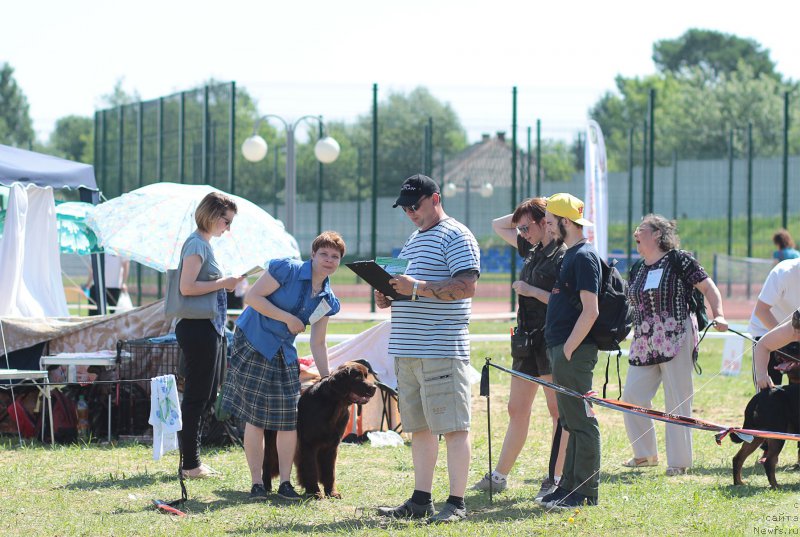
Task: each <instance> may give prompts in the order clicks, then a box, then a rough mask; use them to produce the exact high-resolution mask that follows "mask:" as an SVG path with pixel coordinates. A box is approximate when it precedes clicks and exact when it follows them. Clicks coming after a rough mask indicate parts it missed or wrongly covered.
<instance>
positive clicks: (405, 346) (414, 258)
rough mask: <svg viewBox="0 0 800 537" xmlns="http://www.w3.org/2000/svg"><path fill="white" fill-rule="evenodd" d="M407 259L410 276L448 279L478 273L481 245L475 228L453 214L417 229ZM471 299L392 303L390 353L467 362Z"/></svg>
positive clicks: (408, 243)
mask: <svg viewBox="0 0 800 537" xmlns="http://www.w3.org/2000/svg"><path fill="white" fill-rule="evenodd" d="M400 257H401V258H403V259H408V260H409V264H408V268H407V269H406V274H407V275H409V276H411V277H412V278H415V279H418V280H425V281H432V282H435V281H441V280H447V279H449V278H452V277H453V276H456V275H458V274H460V273H462V272H465V271H473V270H474V271H480V267H481V261H480V249H479V248H478V243H477V241H476V240H475V236H474V235H473V234H472V232H471V231H470V230H469V229H468V228H467V227H466V226H465V225H463V224H461V223H459V222H457V221H456V220H454V219H453V218H446V219H444V220H442V221H440V222H439V223H438V224H436V225H435V226H433V227H432V228H430V229H427V230H425V231H419V230H417V231H415V232H414V233H412V234H411V236H410V237H409V238H408V240H407V241H406V243H405V245H404V246H403V249H402V250H401V251H400ZM471 311H472V299H471V298H466V299H463V300H439V299H438V298H423V297H420V298H419V299H418V300H417V301H415V302H412V301H410V300H405V301H398V302H393V303H392V333H391V336H390V338H389V354H391V355H394V356H403V357H414V358H459V359H461V360H469V330H468V327H469V316H470V312H471Z"/></svg>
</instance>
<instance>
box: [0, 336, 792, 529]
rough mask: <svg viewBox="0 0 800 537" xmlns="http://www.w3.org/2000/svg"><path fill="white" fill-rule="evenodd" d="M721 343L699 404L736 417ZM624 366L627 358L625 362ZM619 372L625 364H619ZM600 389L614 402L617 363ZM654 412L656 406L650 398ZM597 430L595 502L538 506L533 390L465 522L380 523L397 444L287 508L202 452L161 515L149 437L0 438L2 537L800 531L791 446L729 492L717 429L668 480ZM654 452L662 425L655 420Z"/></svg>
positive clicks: (471, 497)
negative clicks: (178, 505)
mask: <svg viewBox="0 0 800 537" xmlns="http://www.w3.org/2000/svg"><path fill="white" fill-rule="evenodd" d="M366 326H367V325H365V324H364V323H346V324H340V323H337V324H335V325H333V329H334V331H336V332H342V333H353V332H358V331H360V330H362V329H363V328H364V327H366ZM473 329H474V330H475V331H481V332H504V331H505V330H506V329H507V327H506V325H505V324H502V323H498V324H492V323H480V324H476V325H475V326H474V327H473ZM721 348H722V343H721V342H720V340H706V342H704V343H703V349H702V353H701V357H700V360H701V364H702V366H703V370H704V373H703V375H702V376H700V377H696V379H695V388H696V391H697V393H696V397H695V400H694V412H695V415H696V416H698V417H702V418H706V419H709V420H712V421H715V422H718V423H723V424H730V425H739V424H741V420H742V410H743V408H744V406H745V404H746V402H747V400H748V398H749V397H750V396H751V395H752V392H753V389H752V384H751V381H750V376H749V373H748V372H749V368H750V359H749V353H748V355H747V356H745V360H744V365H743V369H744V371H745V373H743V374H741V375H740V376H738V377H726V376H720V375H717V374H716V373H717V371H719V366H720V354H721ZM487 356H488V357H492V358H493V359H495V360H496V361H497V363H499V364H501V365H504V366H510V358H509V356H508V349H507V344H501V343H477V344H474V345H473V350H472V363H473V365H474V366H475V367H476V368H478V369H480V368H481V367H482V365H483V363H484V358H485V357H487ZM623 361H624V360H623ZM604 367H605V357H604V356H602V357H601V361H600V362H599V363H598V366H597V368H596V370H595V387H596V388H597V389H600V388H601V387H602V381H603V379H602V377H603V368H604ZM622 369H623V371H622V378H623V380H624V378H625V369H626V367H625V364H623V365H622ZM611 371H612V377H613V379H612V381H611V384H610V385H609V396H611V397H616V394H617V385H616V375H615V374H614V373H615V368H614V366H613V365H612V369H611ZM508 387H509V377H508V376H507V375H505V374H504V373H502V372H500V371H498V370H496V369H492V372H491V391H492V394H491V398H490V404H491V422H492V433H491V438H492V450H493V453H494V457H495V459H496V457H497V456H498V454H499V451H500V446H501V443H502V439H503V434H504V432H505V426H506V424H507V418H506V412H505V403H506V401H507V396H508ZM654 403H655V405H656V408H660V407H661V405H663V397H662V396H661V395H660V394H659V396H658V397H657V399H656V401H655V402H654ZM597 414H598V419H599V421H600V427H601V434H602V446H603V454H602V468H601V472H602V476H601V486H600V504H599V505H598V506H597V507H591V508H586V509H583V510H580V511H578V512H566V513H565V512H547V511H546V510H543V509H542V508H540V507H538V506H537V505H536V504H535V503H534V502H533V495H534V493H535V492H536V491H537V490H538V488H539V481H540V480H541V478H542V476H543V475H544V474H545V472H546V464H547V453H548V452H549V434H550V430H549V429H550V428H549V425H547V423H548V421H549V419H548V416H547V411H546V408H545V405H544V398H543V397H542V396H541V394H539V396H538V397H537V400H536V402H535V403H534V415H533V418H532V425H531V432H530V435H529V439H528V443H527V445H526V448H525V449H524V451H523V453H522V455H521V456H520V459H519V460H518V462H517V465H516V466H515V467H514V470H513V471H512V474H511V475H510V476H509V480H510V481H509V483H510V485H509V489H508V490H507V491H505V492H504V493H502V494H499V495H496V496H495V498H494V502H492V503H490V502H489V500H488V497H487V495H485V494H483V493H478V492H475V491H471V490H470V491H468V492H467V498H466V501H467V506H468V509H469V512H470V515H469V518H468V519H467V520H466V521H464V522H461V523H459V524H456V525H453V526H443V527H442V526H437V527H431V526H426V525H424V524H422V523H418V522H387V521H385V520H382V519H380V518H378V517H377V516H375V514H374V509H375V507H376V506H379V505H393V504H399V503H401V502H403V501H404V500H405V499H406V498H407V497H408V496H409V494H410V492H411V490H412V488H413V475H412V463H411V452H410V449H409V447H408V445H406V446H404V447H400V448H372V447H370V446H369V444H365V445H362V446H352V445H343V447H342V449H341V453H340V458H339V466H338V481H339V489H340V491H341V492H342V494H343V496H344V498H343V499H341V500H324V501H308V502H304V503H300V504H297V505H284V504H282V503H281V502H280V501H278V500H277V499H275V500H272V501H268V502H266V503H250V502H248V501H247V492H248V491H249V486H250V481H249V474H248V472H247V469H246V466H245V461H244V455H243V453H242V452H241V450H240V449H238V448H235V447H230V448H220V449H205V450H204V451H203V459H204V461H205V462H207V463H208V464H210V465H211V466H212V467H214V468H216V469H218V470H219V471H221V472H222V473H223V477H221V478H219V479H209V480H205V481H199V482H198V481H191V482H189V483H188V487H189V497H190V500H189V502H188V503H187V504H186V505H185V510H186V511H187V512H188V516H187V517H186V518H176V517H171V516H168V515H163V514H159V513H158V512H156V511H155V510H154V509H153V508H152V507H151V504H150V501H151V499H153V498H160V499H174V498H177V497H179V496H180V488H179V486H178V481H177V478H176V477H175V467H176V465H177V460H178V458H177V454H176V453H174V452H173V453H170V454H168V455H167V456H166V457H165V458H164V459H163V460H161V461H158V462H154V461H153V460H152V456H151V450H150V448H149V447H148V446H143V445H135V444H115V445H112V446H108V445H98V444H94V443H92V444H89V445H80V446H78V445H72V446H57V447H55V448H53V449H51V448H49V447H46V446H42V445H41V444H38V443H31V444H26V445H23V446H19V445H18V444H17V440H16V438H9V437H5V438H3V439H2V446H0V482H1V483H2V486H0V534H2V535H25V536H30V535H169V536H174V535H192V536H195V535H262V534H263V535H269V534H272V535H307V534H318V535H359V536H360V535H409V536H423V535H426V536H427V535H459V536H464V535H498V536H507V535H538V534H554V535H615V536H616V535H631V536H641V535H696V534H708V535H753V534H755V535H761V534H766V533H763V532H766V531H768V530H769V531H770V532H771V534H775V533H777V532H776V529H778V530H782V534H784V535H789V534H798V532H799V531H800V530H799V529H798V528H800V518H798V517H799V516H800V513H799V512H800V473H799V472H792V471H790V470H788V469H787V467H788V466H789V465H791V464H792V463H794V462H795V459H796V456H797V454H796V449H795V447H794V445H788V446H787V447H786V449H784V452H783V453H782V456H781V460H780V463H779V470H778V474H777V478H778V482H779V483H781V484H782V485H783V487H782V488H781V489H780V490H778V491H771V490H769V488H768V485H767V481H766V477H765V476H764V473H763V470H762V469H761V467H759V466H757V465H755V464H754V462H755V456H753V457H751V459H750V460H748V462H747V464H746V466H745V472H744V477H745V480H746V482H747V485H746V486H743V487H733V486H732V477H731V458H732V457H733V455H734V454H735V452H736V451H737V449H738V447H737V446H735V445H734V444H732V443H731V442H730V441H729V440H727V439H726V440H725V441H723V444H722V446H717V445H716V444H715V442H714V437H713V434H711V433H706V432H695V433H694V454H695V467H694V468H693V469H692V471H691V473H690V474H689V475H685V476H680V477H670V478H668V477H666V476H665V475H664V469H665V465H664V462H662V464H661V465H660V466H658V467H655V468H646V469H641V470H632V469H627V468H623V467H622V466H621V465H620V463H621V462H622V461H623V460H625V459H627V458H628V457H630V456H631V451H630V447H629V445H628V440H627V437H626V435H625V430H624V426H623V423H622V415H621V414H620V413H618V412H615V411H612V410H609V409H605V408H599V409H597ZM486 418H487V401H486V399H485V398H482V397H479V396H478V387H477V386H475V387H474V388H473V428H472V435H473V460H472V464H471V466H470V475H469V481H470V483H473V482H475V481H477V480H478V479H479V478H480V476H481V475H482V474H483V473H484V472H486V471H487V465H488V438H489V435H488V433H487V419H486ZM656 429H657V431H658V436H659V446H660V451H661V457H662V461H664V460H665V455H664V451H663V446H664V443H663V442H664V440H663V425H662V424H657V425H656ZM433 496H434V501H435V502H436V503H437V505H438V504H440V503H442V502H443V501H444V500H445V498H446V497H447V474H446V465H445V455H444V444H443V443H442V444H441V446H440V458H439V463H438V465H437V469H436V477H435V481H434V490H433Z"/></svg>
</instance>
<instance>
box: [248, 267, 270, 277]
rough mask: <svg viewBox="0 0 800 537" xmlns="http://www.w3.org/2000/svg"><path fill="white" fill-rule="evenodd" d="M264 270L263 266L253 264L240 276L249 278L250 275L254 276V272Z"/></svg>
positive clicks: (257, 272)
mask: <svg viewBox="0 0 800 537" xmlns="http://www.w3.org/2000/svg"><path fill="white" fill-rule="evenodd" d="M265 270H266V269H265V268H264V267H260V266H255V267H253V268H251V269H250V270H248V271H247V272H245V273H244V274H242V276H244V277H247V278H249V277H250V276H255V275H256V274H259V273H261V272H264V271H265Z"/></svg>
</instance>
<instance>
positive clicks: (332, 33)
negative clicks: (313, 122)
mask: <svg viewBox="0 0 800 537" xmlns="http://www.w3.org/2000/svg"><path fill="white" fill-rule="evenodd" d="M790 5H791V4H790V3H786V2H777V1H772V0H765V1H762V2H759V3H753V2H744V1H742V0H728V1H724V2H723V1H718V0H702V1H700V0H692V1H685V0H672V1H670V2H662V3H653V2H642V1H641V0H639V1H628V0H619V1H614V0H608V1H606V2H596V1H587V0H572V1H569V2H564V1H560V0H551V1H550V2H541V1H535V0H514V1H512V0H492V1H475V0H460V1H451V0H438V1H437V0H404V1H402V2H399V1H394V2H387V1H384V0H339V1H337V2H330V1H326V2H323V1H321V0H305V1H304V0H288V1H287V0H284V1H273V0H260V1H251V0H242V1H239V0H229V1H228V2H224V3H223V2H211V1H208V0H194V1H192V2H187V1H183V0H161V1H153V0H139V1H138V2H135V3H131V2H122V1H119V2H109V1H107V0H104V1H99V0H74V1H72V2H63V1H56V0H43V1H37V0H28V1H26V2H22V1H19V0H17V1H9V2H6V3H5V5H4V6H3V12H2V19H3V21H4V24H3V31H2V32H0V63H1V62H7V63H9V64H10V65H11V66H12V67H13V68H14V70H15V72H14V77H15V79H16V81H17V83H18V84H19V85H20V87H21V88H22V91H23V92H24V93H25V95H26V96H27V99H28V103H29V105H30V115H31V118H32V119H33V122H34V128H35V130H36V133H37V139H39V140H40V141H44V140H46V139H47V137H48V136H49V134H50V132H51V131H52V129H53V126H54V123H55V121H56V120H57V119H58V118H60V117H63V116H67V115H72V114H76V115H84V116H91V115H93V113H94V111H95V110H97V109H101V108H104V107H105V105H104V103H103V100H102V97H103V96H104V95H107V94H109V93H111V92H112V90H113V88H114V86H115V84H116V83H117V81H119V80H122V81H123V82H122V87H123V88H124V89H125V90H126V91H128V92H129V93H132V92H134V91H136V92H138V94H139V95H140V96H141V98H142V99H143V100H149V99H155V98H158V97H160V96H162V95H169V94H172V93H175V92H178V91H182V90H187V89H192V88H195V87H197V86H199V85H202V84H203V83H204V82H206V81H207V80H209V79H212V78H213V79H215V80H218V81H231V80H234V81H236V83H237V85H238V86H239V87H243V88H245V89H246V90H247V91H248V92H249V93H250V95H252V96H253V97H255V98H256V100H257V102H258V108H259V112H261V113H262V114H267V113H270V114H277V115H280V116H282V117H284V118H286V119H287V120H290V121H291V120H293V119H296V118H299V117H301V116H303V115H306V114H311V115H322V116H323V117H324V118H325V119H328V120H346V121H352V120H354V119H355V118H356V117H357V116H359V115H362V114H367V113H369V111H370V107H371V102H372V84H373V83H377V84H378V87H379V98H380V99H383V98H385V97H386V96H387V95H388V94H389V93H390V92H393V91H399V92H408V91H410V90H412V89H413V88H415V87H417V86H426V87H427V88H428V89H430V91H431V92H432V93H433V94H434V95H435V96H436V97H437V98H439V99H440V100H442V101H444V102H448V103H450V105H451V106H452V107H453V108H454V110H455V111H456V113H457V114H458V115H459V117H460V119H461V122H462V124H463V125H464V127H465V128H466V130H467V134H468V138H469V140H470V141H471V142H474V141H477V140H479V139H480V137H481V134H482V133H495V132H496V131H501V130H502V131H507V132H508V131H510V129H511V110H512V97H511V95H512V87H514V86H516V87H517V92H518V96H517V103H518V108H517V110H518V127H519V130H518V136H520V140H523V141H524V138H525V136H526V132H525V131H526V129H527V127H529V126H530V127H534V129H535V124H536V120H537V119H539V120H541V125H542V127H541V131H542V136H543V137H544V138H557V139H563V140H566V141H571V140H572V139H574V137H575V134H576V133H577V132H579V131H582V130H584V129H585V124H586V120H587V119H588V118H589V115H588V113H589V110H590V109H591V107H592V105H593V104H594V103H596V102H597V100H598V99H599V98H600V97H601V96H603V95H604V94H605V93H607V92H609V91H611V92H613V91H615V84H614V80H615V77H616V76H618V75H622V76H625V77H643V76H647V75H649V74H653V73H654V72H655V71H656V69H655V66H654V64H653V61H652V47H653V43H654V42H655V41H657V40H660V39H674V38H677V37H679V36H680V35H681V34H683V33H684V32H685V31H686V30H688V29H690V28H703V29H710V30H716V31H720V32H725V33H732V34H735V35H737V36H739V37H744V38H752V39H754V40H756V41H757V42H759V43H760V44H761V45H762V46H763V47H764V48H766V49H769V50H770V54H771V58H772V60H773V61H774V62H776V64H777V70H778V71H779V72H781V73H782V74H783V75H784V76H786V77H789V78H792V79H795V80H798V79H800V48H799V47H798V42H797V39H796V36H797V21H796V17H795V16H794V14H792V12H791V9H790V8H789V7H788V6H790ZM523 143H524V142H523Z"/></svg>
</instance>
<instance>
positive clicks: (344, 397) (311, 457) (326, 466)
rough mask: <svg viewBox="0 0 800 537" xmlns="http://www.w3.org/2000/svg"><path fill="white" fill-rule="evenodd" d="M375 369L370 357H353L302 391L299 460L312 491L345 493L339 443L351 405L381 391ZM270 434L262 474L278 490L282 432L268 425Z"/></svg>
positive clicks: (317, 494)
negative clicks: (339, 479)
mask: <svg viewBox="0 0 800 537" xmlns="http://www.w3.org/2000/svg"><path fill="white" fill-rule="evenodd" d="M365 364H366V365H365ZM369 375H372V376H373V377H374V376H375V375H374V372H373V371H372V368H370V367H369V364H368V363H366V362H363V361H358V362H347V363H346V364H344V365H342V366H341V367H339V368H338V369H336V370H335V371H334V372H333V373H332V374H331V375H330V376H329V377H326V378H324V379H321V380H318V381H317V382H316V383H314V384H312V385H311V386H310V387H309V388H308V389H307V390H306V391H305V392H303V393H302V394H301V395H300V401H299V403H298V405H297V452H296V454H295V458H294V464H295V467H296V468H297V481H298V483H299V484H300V485H301V486H302V487H303V488H305V489H306V494H309V495H313V496H315V497H316V498H318V499H321V498H324V497H330V498H341V497H342V495H341V494H339V492H338V491H337V490H336V457H337V456H338V454H339V443H340V442H341V440H342V436H343V435H344V430H345V428H346V427H347V423H348V421H349V420H350V405H351V404H353V403H357V404H359V405H363V404H366V403H367V402H369V400H370V399H371V398H372V396H373V395H375V384H374V383H373V382H371V381H370V380H368V376H369ZM264 437H265V438H264V442H265V450H264V464H263V468H262V477H263V479H264V487H265V488H266V489H267V490H272V478H273V477H275V476H277V475H278V473H279V472H278V454H277V450H276V447H275V438H276V433H275V431H264ZM319 483H322V488H323V490H324V494H323V493H322V491H320V489H319Z"/></svg>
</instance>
